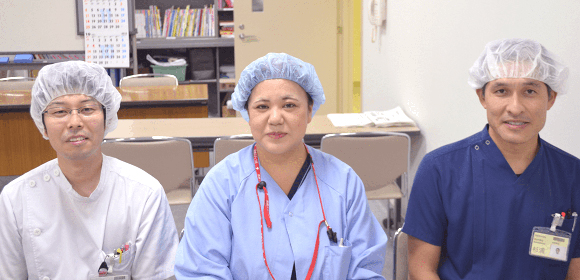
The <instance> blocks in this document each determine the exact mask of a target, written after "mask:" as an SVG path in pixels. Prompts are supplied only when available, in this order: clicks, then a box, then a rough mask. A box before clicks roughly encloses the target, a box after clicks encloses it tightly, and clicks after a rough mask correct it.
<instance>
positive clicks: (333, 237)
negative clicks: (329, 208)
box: [254, 144, 337, 280]
mask: <svg viewBox="0 0 580 280" xmlns="http://www.w3.org/2000/svg"><path fill="white" fill-rule="evenodd" d="M304 148H305V149H306V152H307V153H308V155H310V152H308V148H307V147H306V144H305V145H304ZM310 164H311V166H312V172H313V173H314V182H316V190H317V191H318V200H319V201H320V209H321V210H322V217H323V220H322V221H320V223H319V224H318V233H317V234H316V245H315V246H314V254H313V255H312V261H311V262H310V268H309V269H308V274H307V275H306V279H307V280H308V279H310V277H311V276H312V273H313V272H314V265H315V264H316V258H317V257H318V243H319V239H320V225H322V223H324V224H325V225H326V234H327V235H328V239H329V240H330V241H333V242H334V243H336V242H337V238H336V232H334V231H333V230H332V228H331V227H330V226H329V225H328V222H327V221H326V215H324V206H322V198H321V197H320V188H319V187H318V180H317V179H316V171H315V170H314V162H313V161H310ZM254 165H255V166H256V175H257V176H258V182H259V183H258V184H256V196H257V197H258V207H259V209H260V231H261V233H262V253H263V256H264V263H265V264H266V268H267V269H268V273H270V277H272V279H274V280H275V279H276V278H274V275H272V271H270V267H269V266H268V261H267V260H266V249H265V247H264V222H263V219H262V203H261V202H260V196H259V195H258V189H260V190H263V191H264V199H265V201H264V218H265V220H266V226H267V227H268V228H272V221H271V220H270V211H269V209H270V201H269V199H268V189H266V182H264V181H262V176H261V175H260V163H259V161H258V150H257V147H256V144H254Z"/></svg>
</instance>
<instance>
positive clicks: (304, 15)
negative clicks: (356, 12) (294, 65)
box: [234, 0, 339, 114]
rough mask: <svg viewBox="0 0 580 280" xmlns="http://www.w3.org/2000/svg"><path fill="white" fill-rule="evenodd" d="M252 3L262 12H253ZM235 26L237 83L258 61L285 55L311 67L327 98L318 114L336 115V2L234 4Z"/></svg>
mask: <svg viewBox="0 0 580 280" xmlns="http://www.w3.org/2000/svg"><path fill="white" fill-rule="evenodd" d="M253 1H254V2H262V3H263V11H261V12H255V11H253V9H252V2H253ZM234 22H235V28H234V29H235V36H236V37H235V47H234V49H235V64H236V79H238V78H239V77H240V73H241V72H242V70H243V69H244V68H245V67H246V66H247V65H248V64H250V63H251V62H252V61H254V60H256V59H257V58H259V57H262V56H264V55H266V54H267V53H269V52H284V53H287V54H290V55H292V56H295V57H297V58H300V59H301V60H303V61H305V62H308V63H311V64H312V65H314V68H315V69H316V73H317V74H318V77H319V78H320V81H321V83H322V86H323V88H324V93H325V95H326V102H325V104H324V105H322V107H320V109H319V110H318V113H317V114H327V113H336V112H338V105H337V99H338V93H337V91H338V86H337V84H338V78H337V77H338V71H339V69H338V66H339V65H338V34H337V26H338V2H337V1H336V0H316V1H305V0H290V1H283V0H236V2H235V12H234ZM240 36H242V37H243V38H241V37H240Z"/></svg>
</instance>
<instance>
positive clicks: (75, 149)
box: [44, 94, 105, 160]
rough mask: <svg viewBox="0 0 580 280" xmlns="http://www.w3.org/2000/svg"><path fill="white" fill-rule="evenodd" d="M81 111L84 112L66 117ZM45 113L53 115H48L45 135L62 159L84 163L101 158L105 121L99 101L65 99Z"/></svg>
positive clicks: (79, 96) (79, 97) (74, 96)
mask: <svg viewBox="0 0 580 280" xmlns="http://www.w3.org/2000/svg"><path fill="white" fill-rule="evenodd" d="M80 108H84V109H82V110H79V111H77V110H74V111H72V112H71V113H70V114H67V113H66V112H67V111H69V110H70V109H80ZM59 109H62V110H59ZM45 111H50V112H49V113H44V124H45V135H46V136H48V139H49V141H50V145H51V146H52V148H53V149H54V150H55V151H56V154H57V156H58V158H59V159H60V158H63V159H70V160H83V159H88V158H91V157H98V156H100V155H101V142H103V138H104V137H105V120H104V113H103V110H102V107H101V104H100V103H99V102H98V101H96V100H95V99H93V98H91V97H88V96H86V95H84V94H69V95H63V96H60V97H58V98H55V99H54V100H53V101H52V102H50V104H49V105H48V106H47V107H46V110H45ZM81 111H82V112H81ZM51 113H52V114H51Z"/></svg>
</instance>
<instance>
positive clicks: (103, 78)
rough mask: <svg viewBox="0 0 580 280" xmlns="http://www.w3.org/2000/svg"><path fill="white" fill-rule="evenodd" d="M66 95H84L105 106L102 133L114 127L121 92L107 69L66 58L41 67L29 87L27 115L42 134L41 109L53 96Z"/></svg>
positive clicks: (43, 108) (116, 120) (115, 125)
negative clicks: (32, 84)
mask: <svg viewBox="0 0 580 280" xmlns="http://www.w3.org/2000/svg"><path fill="white" fill-rule="evenodd" d="M66 94H84V95H87V96H90V97H92V98H94V99H95V100H97V101H99V102H100V103H101V105H103V106H104V107H105V110H106V117H107V119H106V120H105V136H106V135H107V133H109V132H111V131H113V130H114V129H115V128H116V127H117V122H118V118H117V111H119V106H121V94H120V93H119V91H117V89H116V88H115V87H114V86H113V82H112V81H111V78H110V77H109V75H108V74H107V71H106V70H105V69H104V68H103V67H101V66H99V65H97V64H92V63H86V62H84V61H67V62H60V63H54V64H50V65H47V66H44V67H42V69H40V71H39V72H38V77H37V78H36V80H35V81H34V86H33V87H32V100H31V101H30V115H31V116H32V119H33V120H34V123H35V124H36V127H38V130H40V133H41V134H42V135H43V137H44V138H45V139H48V138H47V137H46V136H44V125H43V124H42V112H43V111H44V110H45V109H46V107H47V106H48V104H50V102H51V101H52V100H54V99H55V98H57V97H59V96H62V95H66Z"/></svg>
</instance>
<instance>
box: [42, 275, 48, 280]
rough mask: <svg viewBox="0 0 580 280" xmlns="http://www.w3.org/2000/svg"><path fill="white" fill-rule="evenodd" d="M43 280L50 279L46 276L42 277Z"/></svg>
mask: <svg viewBox="0 0 580 280" xmlns="http://www.w3.org/2000/svg"><path fill="white" fill-rule="evenodd" d="M42 280H50V277H48V276H44V277H42Z"/></svg>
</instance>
